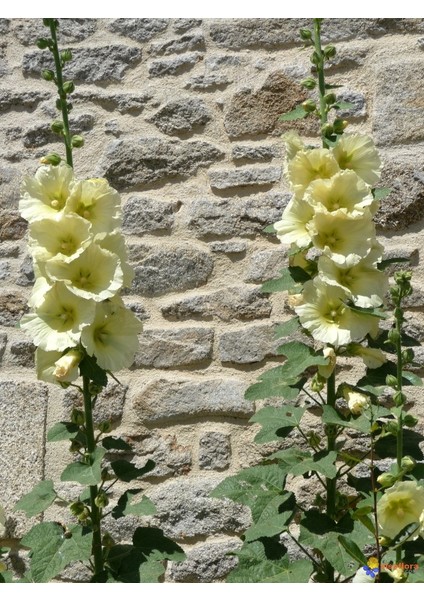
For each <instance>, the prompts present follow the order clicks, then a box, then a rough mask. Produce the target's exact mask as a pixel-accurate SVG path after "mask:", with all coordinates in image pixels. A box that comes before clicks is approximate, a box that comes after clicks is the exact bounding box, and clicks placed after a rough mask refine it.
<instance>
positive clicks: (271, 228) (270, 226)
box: [262, 225, 276, 233]
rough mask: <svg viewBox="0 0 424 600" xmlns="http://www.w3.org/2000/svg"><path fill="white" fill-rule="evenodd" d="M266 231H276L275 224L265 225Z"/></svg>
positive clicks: (264, 229)
mask: <svg viewBox="0 0 424 600" xmlns="http://www.w3.org/2000/svg"><path fill="white" fill-rule="evenodd" d="M262 231H264V232H265V233H275V232H276V231H275V227H274V225H268V226H267V227H264V228H263V230H262Z"/></svg>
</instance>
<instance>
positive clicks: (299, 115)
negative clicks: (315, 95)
mask: <svg viewBox="0 0 424 600" xmlns="http://www.w3.org/2000/svg"><path fill="white" fill-rule="evenodd" d="M307 114H308V112H307V111H306V110H305V109H304V108H303V106H302V105H301V104H300V105H299V106H296V108H294V109H293V110H291V111H290V112H286V113H284V114H283V115H281V116H280V117H278V120H279V121H297V120H298V119H303V118H304V117H306V116H307Z"/></svg>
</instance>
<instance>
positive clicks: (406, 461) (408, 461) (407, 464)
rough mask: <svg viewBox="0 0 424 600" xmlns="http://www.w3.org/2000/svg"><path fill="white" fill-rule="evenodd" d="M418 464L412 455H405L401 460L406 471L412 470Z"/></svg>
mask: <svg viewBox="0 0 424 600" xmlns="http://www.w3.org/2000/svg"><path fill="white" fill-rule="evenodd" d="M416 464H417V461H416V460H414V459H413V458H412V456H404V457H403V458H402V460H401V462H400V466H401V468H402V469H404V470H405V471H407V472H408V471H412V470H413V469H414V468H415V466H416Z"/></svg>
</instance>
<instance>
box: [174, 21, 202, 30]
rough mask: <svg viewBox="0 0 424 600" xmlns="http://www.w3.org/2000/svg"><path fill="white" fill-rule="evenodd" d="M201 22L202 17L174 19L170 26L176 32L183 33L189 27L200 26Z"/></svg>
mask: <svg viewBox="0 0 424 600" xmlns="http://www.w3.org/2000/svg"><path fill="white" fill-rule="evenodd" d="M201 24H202V19H175V21H174V25H173V27H172V28H173V30H174V31H175V32H176V33H185V32H186V31H188V30H189V29H194V27H200V25H201Z"/></svg>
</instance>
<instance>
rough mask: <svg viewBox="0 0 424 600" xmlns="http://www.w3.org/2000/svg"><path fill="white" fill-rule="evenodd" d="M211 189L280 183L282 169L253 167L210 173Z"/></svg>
mask: <svg viewBox="0 0 424 600" xmlns="http://www.w3.org/2000/svg"><path fill="white" fill-rule="evenodd" d="M209 178H210V182H211V187H212V188H214V189H217V190H228V189H230V188H234V187H245V186H251V185H255V186H256V185H259V186H261V185H271V184H273V183H276V182H277V181H280V179H281V168H280V167H263V168H258V167H251V168H249V169H234V170H232V171H229V170H221V171H209Z"/></svg>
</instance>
